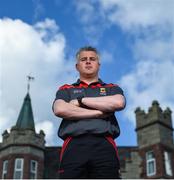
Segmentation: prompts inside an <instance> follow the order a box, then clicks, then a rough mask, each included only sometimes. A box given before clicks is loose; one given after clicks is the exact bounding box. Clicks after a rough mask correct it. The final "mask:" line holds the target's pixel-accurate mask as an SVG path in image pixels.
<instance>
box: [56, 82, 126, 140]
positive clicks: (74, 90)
mask: <svg viewBox="0 0 174 180" xmlns="http://www.w3.org/2000/svg"><path fill="white" fill-rule="evenodd" d="M115 94H121V95H123V96H124V94H123V90H122V89H121V88H120V87H119V86H118V85H115V84H106V83H104V82H103V81H102V80H101V79H99V80H98V81H97V82H93V83H91V84H86V83H85V82H83V81H80V79H78V80H77V82H75V83H73V84H71V85H68V84H65V85H63V86H61V87H60V88H59V90H58V91H57V93H56V98H55V100H57V99H63V100H64V101H66V102H70V101H71V100H73V99H77V98H78V97H82V96H83V97H101V96H108V95H115ZM82 134H97V135H111V136H112V137H113V138H116V137H118V136H119V134H120V128H119V125H118V122H117V119H116V117H115V115H114V113H113V114H112V115H111V116H110V117H107V118H104V119H95V118H94V119H90V120H89V119H82V120H74V121H73V120H71V121H70V120H67V119H63V120H62V122H61V124H60V127H59V130H58V136H59V137H60V138H62V139H66V138H67V137H68V136H72V137H74V136H79V135H82Z"/></svg>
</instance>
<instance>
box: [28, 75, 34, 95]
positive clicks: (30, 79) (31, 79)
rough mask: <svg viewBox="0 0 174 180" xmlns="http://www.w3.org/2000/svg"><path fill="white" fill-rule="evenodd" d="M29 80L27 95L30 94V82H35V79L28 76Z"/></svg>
mask: <svg viewBox="0 0 174 180" xmlns="http://www.w3.org/2000/svg"><path fill="white" fill-rule="evenodd" d="M27 79H28V84H27V93H29V91H30V81H33V80H34V77H32V76H30V75H28V76H27Z"/></svg>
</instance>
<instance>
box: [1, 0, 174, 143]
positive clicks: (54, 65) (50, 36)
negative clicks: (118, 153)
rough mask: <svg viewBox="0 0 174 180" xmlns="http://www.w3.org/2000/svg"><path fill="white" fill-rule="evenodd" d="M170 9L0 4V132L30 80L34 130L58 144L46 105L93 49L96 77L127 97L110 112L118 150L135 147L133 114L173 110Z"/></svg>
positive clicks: (106, 1) (168, 5) (149, 2)
mask: <svg viewBox="0 0 174 180" xmlns="http://www.w3.org/2000/svg"><path fill="white" fill-rule="evenodd" d="M173 9H174V1H173V0H165V1H163V0H141V1H139V0H130V1H126V0H71V1H70V0H69V1H68V0H67V1H64V0H27V1H22V0H13V1H11V0H0V54H1V56H0V60H1V64H0V82H1V83H0V99H1V102H2V103H1V111H0V121H1V123H0V133H1V134H2V132H3V131H4V130H5V129H8V130H10V128H11V126H13V125H14V124H15V123H16V120H17V117H18V114H19V111H20V108H21V105H22V102H23V98H24V96H25V94H26V87H27V80H26V76H27V75H28V74H30V75H32V76H34V77H35V81H34V82H32V84H31V91H30V95H31V98H32V107H33V112H34V116H35V124H36V129H37V131H38V132H39V130H40V129H43V130H44V131H45V133H46V141H47V145H61V143H62V141H61V140H60V139H58V138H57V129H58V126H59V124H60V119H59V118H56V117H55V116H54V115H53V113H52V111H51V105H52V101H53V99H54V96H55V93H56V90H57V88H58V87H59V86H60V85H62V84H64V83H72V82H74V81H75V80H76V78H77V77H78V73H77V72H76V71H75V68H74V65H75V53H76V51H77V49H78V48H80V47H82V46H85V45H92V46H95V47H96V48H97V49H98V50H99V51H100V54H101V63H102V65H101V69H100V77H101V78H102V79H103V81H105V82H108V83H110V82H112V83H116V84H119V85H120V86H121V87H122V88H123V90H124V92H125V96H126V98H127V107H126V109H125V110H124V111H122V112H118V113H116V115H117V117H118V121H119V124H120V128H121V135H120V137H119V138H118V139H117V144H118V145H121V146H129V145H136V144H137V143H136V134H135V114H134V111H135V109H136V107H138V106H140V107H141V108H142V109H144V110H145V111H146V112H147V111H148V107H149V106H151V103H152V101H153V100H158V101H159V103H160V106H161V107H162V109H166V107H170V109H171V110H173V109H174V91H173V88H174V85H173V81H174V51H173V49H174V12H173ZM0 140H1V139H0Z"/></svg>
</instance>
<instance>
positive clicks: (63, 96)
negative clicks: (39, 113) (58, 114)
mask: <svg viewBox="0 0 174 180" xmlns="http://www.w3.org/2000/svg"><path fill="white" fill-rule="evenodd" d="M57 99H63V100H64V101H66V102H69V99H70V98H69V95H68V91H67V89H63V90H62V89H59V90H58V91H57V93H56V98H55V100H57Z"/></svg>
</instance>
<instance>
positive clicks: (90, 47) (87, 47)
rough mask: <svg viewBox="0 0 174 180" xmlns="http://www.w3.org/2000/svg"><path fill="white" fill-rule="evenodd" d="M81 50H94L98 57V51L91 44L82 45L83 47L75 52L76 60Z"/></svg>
mask: <svg viewBox="0 0 174 180" xmlns="http://www.w3.org/2000/svg"><path fill="white" fill-rule="evenodd" d="M82 51H94V52H95V53H96V54H97V56H98V58H99V52H98V51H97V49H96V48H94V47H92V46H84V47H82V48H80V49H79V50H78V51H77V53H76V59H77V60H78V58H79V54H80V53H81V52H82Z"/></svg>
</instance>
